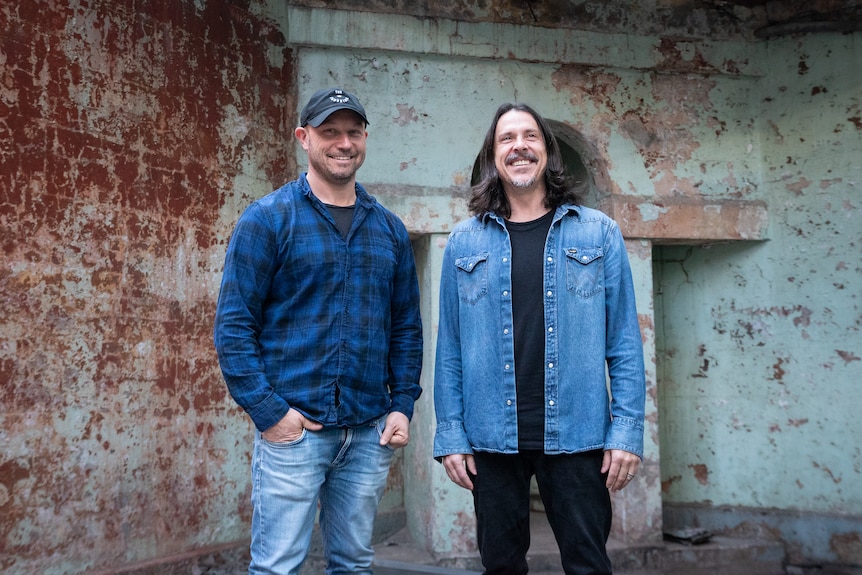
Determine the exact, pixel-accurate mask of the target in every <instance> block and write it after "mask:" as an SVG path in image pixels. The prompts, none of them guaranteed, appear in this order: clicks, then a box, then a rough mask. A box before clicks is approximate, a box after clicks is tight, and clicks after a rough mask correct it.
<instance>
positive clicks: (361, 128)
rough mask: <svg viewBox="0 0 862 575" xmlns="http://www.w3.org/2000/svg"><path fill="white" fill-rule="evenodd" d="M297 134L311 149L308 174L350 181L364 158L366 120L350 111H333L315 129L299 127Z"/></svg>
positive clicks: (332, 182) (336, 181)
mask: <svg viewBox="0 0 862 575" xmlns="http://www.w3.org/2000/svg"><path fill="white" fill-rule="evenodd" d="M296 137H297V138H298V139H299V141H300V142H301V144H302V147H303V148H304V149H305V151H306V152H308V171H309V173H310V174H314V176H316V177H317V178H319V179H321V180H324V181H326V182H327V183H329V184H330V185H334V186H340V185H344V184H348V183H351V182H352V181H353V179H354V177H355V176H356V171H357V170H358V169H359V167H360V166H361V165H362V163H363V162H364V161H365V142H366V139H367V137H368V133H367V132H366V131H365V122H364V121H363V120H362V118H361V117H360V116H359V114H357V113H355V112H352V111H350V110H338V111H337V112H333V113H332V114H331V115H330V116H329V117H328V118H327V119H326V120H325V121H324V122H323V123H322V124H320V126H318V127H316V128H315V127H313V126H311V125H307V126H305V127H302V128H297V129H296Z"/></svg>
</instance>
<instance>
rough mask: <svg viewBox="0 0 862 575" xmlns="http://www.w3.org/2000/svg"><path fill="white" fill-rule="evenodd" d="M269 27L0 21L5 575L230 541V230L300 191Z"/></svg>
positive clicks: (161, 5)
mask: <svg viewBox="0 0 862 575" xmlns="http://www.w3.org/2000/svg"><path fill="white" fill-rule="evenodd" d="M265 10H266V8H265V5H262V4H258V3H257V2H254V1H249V0H236V1H228V0H208V1H192V0H188V1H183V2H156V1H136V2H112V1H107V0H106V1H99V0H96V1H87V0H70V1H68V2H62V1H49V0H32V1H27V2H4V3H3V5H2V7H0V241H2V254H3V266H2V268H0V306H2V317H0V444H2V446H3V447H2V450H0V571H3V572H15V573H36V572H40V573H47V572H63V573H80V572H92V571H93V570H97V569H100V568H113V567H117V566H120V565H126V564H130V563H134V562H136V561H142V560H146V559H150V558H153V557H164V556H170V555H172V554H177V553H180V552H184V551H187V550H190V549H194V548H200V547H206V546H209V545H217V544H220V543H225V542H229V541H235V540H238V539H242V538H245V537H246V536H247V521H248V519H249V506H248V493H247V492H246V489H247V487H246V485H245V482H243V483H241V484H238V482H237V480H236V479H235V478H236V477H241V478H245V477H246V473H245V467H246V466H247V461H248V453H247V451H248V450H247V449H245V448H244V445H245V444H246V443H247V442H248V440H249V438H250V426H249V424H248V423H247V421H246V419H247V418H246V417H245V416H244V414H241V413H238V412H237V411H238V410H237V409H236V408H235V406H234V404H233V403H232V402H231V401H230V400H229V398H228V397H227V393H226V388H225V386H224V383H223V382H222V380H221V376H220V374H219V372H218V368H217V363H216V359H215V355H214V352H213V350H212V343H211V342H212V336H211V332H212V313H213V305H214V299H215V294H216V293H217V290H218V285H217V284H215V283H214V282H216V281H217V280H218V274H217V273H214V272H217V271H218V270H220V269H221V258H222V257H223V253H224V243H225V238H226V236H227V234H228V233H229V231H230V228H231V227H232V224H233V222H234V221H235V219H236V215H237V213H238V212H239V211H240V210H241V209H242V208H243V207H244V206H245V205H246V204H247V203H248V202H249V201H250V200H249V198H250V196H255V195H260V194H261V193H263V192H264V191H269V190H271V189H273V188H274V187H275V186H276V185H279V184H280V183H281V182H283V181H284V180H286V179H288V178H290V177H293V174H294V170H295V166H294V163H295V161H294V160H293V144H292V140H293V136H292V132H293V124H294V118H293V116H294V114H295V112H294V110H295V108H296V105H295V102H294V101H293V99H292V97H291V96H290V95H289V94H291V93H292V90H287V89H286V87H287V86H288V85H289V84H290V82H291V80H292V69H291V65H292V54H291V53H290V51H289V50H288V49H287V46H286V41H285V38H284V35H283V34H282V32H281V31H280V29H279V27H278V24H276V23H275V22H276V19H274V18H271V17H268V16H267V15H266V14H265ZM238 446H239V447H242V448H238ZM237 468H242V470H240V471H237Z"/></svg>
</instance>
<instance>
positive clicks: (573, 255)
mask: <svg viewBox="0 0 862 575" xmlns="http://www.w3.org/2000/svg"><path fill="white" fill-rule="evenodd" d="M602 255H603V253H602V248H577V247H572V248H566V257H568V258H569V259H570V260H572V261H575V262H578V263H579V264H583V265H587V264H589V263H592V262H594V261H595V260H597V259H599V258H600V257H602Z"/></svg>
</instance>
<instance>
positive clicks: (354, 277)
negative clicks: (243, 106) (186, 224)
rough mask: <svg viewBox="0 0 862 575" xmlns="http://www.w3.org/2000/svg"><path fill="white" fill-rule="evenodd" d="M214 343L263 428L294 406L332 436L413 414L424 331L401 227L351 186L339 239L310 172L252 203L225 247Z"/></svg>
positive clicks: (237, 394)
mask: <svg viewBox="0 0 862 575" xmlns="http://www.w3.org/2000/svg"><path fill="white" fill-rule="evenodd" d="M214 340H215V347H216V350H217V352H218V358H219V364H220V366H221V369H222V374H223V375H224V378H225V381H226V383H227V386H228V389H229V390H230V393H231V396H232V397H233V398H234V400H235V401H236V402H237V403H238V404H239V405H240V406H241V407H242V408H243V409H244V410H245V411H246V412H247V413H248V414H249V416H250V417H251V419H252V420H253V421H254V424H255V426H256V427H257V429H258V430H260V431H266V430H267V429H269V428H270V427H272V426H273V425H275V424H276V423H278V422H279V421H280V420H281V418H282V417H284V415H285V414H286V413H287V411H288V410H289V409H290V408H294V409H296V410H298V411H299V412H300V413H302V414H303V415H305V416H306V417H308V418H309V419H312V420H314V421H317V422H319V423H322V424H323V425H324V426H327V427H355V426H359V425H363V424H366V423H368V422H370V421H373V420H375V419H378V418H380V417H382V416H384V415H386V414H387V413H389V412H390V411H399V412H401V413H404V414H405V415H406V416H407V417H408V418H410V417H412V416H413V407H414V406H413V403H414V401H415V400H416V399H417V398H418V397H419V395H420V393H421V391H422V390H421V388H420V387H419V374H420V371H421V367H422V325H421V319H420V316H419V285H418V281H417V277H416V266H415V263H414V260H413V249H412V246H411V244H410V238H409V236H408V234H407V230H406V229H405V227H404V224H403V223H402V222H401V220H399V219H398V217H397V216H395V215H394V214H393V213H391V212H390V211H388V210H386V209H385V208H384V207H383V206H381V205H380V204H379V203H377V201H376V200H375V199H374V198H373V197H371V196H370V195H369V194H368V193H367V192H366V191H365V189H364V188H363V187H362V186H360V185H359V184H356V207H355V213H354V216H353V223H352V225H351V228H350V232H349V233H348V235H347V238H346V239H345V238H343V237H342V235H341V233H340V232H339V231H338V229H337V227H336V225H335V220H334V219H333V218H332V216H331V215H330V214H329V211H328V210H327V209H326V207H325V206H324V205H323V203H321V201H320V200H319V199H318V198H317V197H315V196H314V194H312V193H311V188H310V187H309V186H308V181H307V179H306V176H305V174H303V175H302V176H300V177H299V178H298V179H297V180H294V181H293V182H290V183H288V184H285V185H284V186H283V187H282V188H280V189H278V190H276V191H275V192H273V193H271V194H268V195H267V196H265V197H263V198H261V199H259V200H257V201H256V202H254V203H253V204H251V206H249V207H248V208H247V209H246V210H245V212H243V215H242V216H241V217H240V219H239V221H238V222H237V225H236V228H235V229H234V232H233V234H232V236H231V240H230V244H229V246H228V249H227V254H226V256H225V267H224V275H223V276H222V284H221V290H220V292H219V298H218V306H217V309H216V319H215V330H214Z"/></svg>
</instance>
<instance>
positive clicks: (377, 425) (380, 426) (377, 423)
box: [371, 417, 395, 451]
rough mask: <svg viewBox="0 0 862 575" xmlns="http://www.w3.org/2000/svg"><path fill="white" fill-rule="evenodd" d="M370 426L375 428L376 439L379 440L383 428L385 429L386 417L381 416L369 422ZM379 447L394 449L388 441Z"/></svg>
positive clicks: (381, 436)
mask: <svg viewBox="0 0 862 575" xmlns="http://www.w3.org/2000/svg"><path fill="white" fill-rule="evenodd" d="M371 427H373V428H374V429H376V430H377V439H378V440H380V439H381V438H383V430H384V429H386V418H385V417H381V418H380V419H378V420H377V421H375V422H373V423H372V424H371ZM381 447H384V448H386V449H388V450H389V451H395V448H394V447H392V446H391V445H389V444H388V443H387V444H386V445H381Z"/></svg>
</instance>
